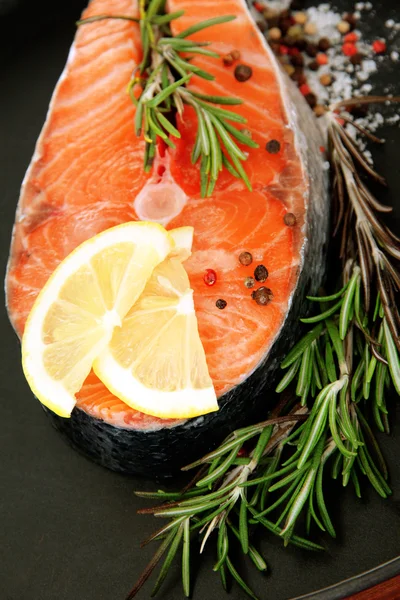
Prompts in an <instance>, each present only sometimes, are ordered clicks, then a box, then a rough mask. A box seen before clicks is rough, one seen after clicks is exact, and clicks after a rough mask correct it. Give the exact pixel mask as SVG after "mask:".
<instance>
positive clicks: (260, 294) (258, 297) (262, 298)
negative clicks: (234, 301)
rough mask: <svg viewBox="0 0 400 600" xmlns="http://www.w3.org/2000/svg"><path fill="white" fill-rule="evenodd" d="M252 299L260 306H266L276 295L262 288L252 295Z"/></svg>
mask: <svg viewBox="0 0 400 600" xmlns="http://www.w3.org/2000/svg"><path fill="white" fill-rule="evenodd" d="M251 297H252V298H253V300H255V301H256V302H257V304H259V305H260V306H266V305H267V304H269V303H270V302H271V300H272V298H273V297H274V295H273V293H272V291H271V290H270V289H269V288H267V287H265V286H262V287H260V288H258V290H255V291H254V292H253V293H252V295H251Z"/></svg>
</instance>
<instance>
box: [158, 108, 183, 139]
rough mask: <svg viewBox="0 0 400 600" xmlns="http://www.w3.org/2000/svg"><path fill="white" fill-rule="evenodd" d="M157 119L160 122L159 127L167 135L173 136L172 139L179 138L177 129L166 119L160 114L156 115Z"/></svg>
mask: <svg viewBox="0 0 400 600" xmlns="http://www.w3.org/2000/svg"><path fill="white" fill-rule="evenodd" d="M157 118H158V120H159V121H160V123H161V125H162V126H163V127H164V129H165V130H166V131H168V133H170V134H171V135H173V136H174V137H177V138H180V137H181V134H180V132H179V131H178V129H177V128H176V127H174V126H173V125H172V123H171V122H170V121H168V119H166V118H165V117H164V115H163V114H162V113H161V112H158V113H157Z"/></svg>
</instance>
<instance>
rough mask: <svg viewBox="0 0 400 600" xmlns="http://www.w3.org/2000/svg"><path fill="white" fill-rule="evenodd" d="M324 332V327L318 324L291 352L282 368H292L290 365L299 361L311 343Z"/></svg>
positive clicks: (283, 362)
mask: <svg viewBox="0 0 400 600" xmlns="http://www.w3.org/2000/svg"><path fill="white" fill-rule="evenodd" d="M322 331H323V326H322V324H321V323H320V324H318V325H317V326H316V327H314V329H312V330H311V331H309V332H308V333H307V334H306V335H305V336H304V337H303V338H302V339H301V340H300V341H299V342H298V343H297V344H296V345H295V346H294V348H292V350H291V351H290V352H289V354H288V355H287V356H286V358H285V359H284V360H283V361H282V363H281V368H282V369H286V368H287V367H290V365H291V364H292V363H294V361H295V360H297V359H298V358H299V357H300V356H301V355H302V354H303V352H304V350H305V349H306V348H307V347H308V346H309V345H310V344H311V342H313V341H314V340H316V339H317V338H318V337H319V336H320V335H321V333H322Z"/></svg>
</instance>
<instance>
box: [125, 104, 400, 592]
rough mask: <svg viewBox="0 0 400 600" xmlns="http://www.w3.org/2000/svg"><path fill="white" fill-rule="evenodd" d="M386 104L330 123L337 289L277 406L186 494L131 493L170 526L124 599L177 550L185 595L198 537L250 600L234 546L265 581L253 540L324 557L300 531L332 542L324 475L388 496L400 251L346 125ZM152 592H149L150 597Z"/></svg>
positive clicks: (211, 462)
mask: <svg viewBox="0 0 400 600" xmlns="http://www.w3.org/2000/svg"><path fill="white" fill-rule="evenodd" d="M383 100H384V101H387V98H384V99H382V98H375V97H374V98H372V99H360V98H357V99H356V101H354V102H353V101H351V100H350V101H346V102H343V103H341V104H339V105H336V106H335V107H332V111H331V112H330V113H329V114H328V137H329V141H330V144H329V150H330V157H329V158H330V162H331V165H332V167H333V171H334V190H335V198H336V202H335V205H336V215H335V224H334V226H335V233H339V232H340V233H341V239H342V241H341V245H340V256H341V258H342V260H343V269H342V276H341V282H340V284H339V289H337V290H335V291H333V292H332V293H331V294H329V295H325V296H321V297H309V300H310V303H311V305H313V304H314V305H315V304H316V303H318V304H319V307H320V308H319V311H318V312H317V314H313V315H312V316H307V317H305V318H303V319H302V321H303V323H304V324H305V326H306V327H310V329H309V331H308V332H306V333H305V335H304V337H303V338H302V339H301V340H300V341H299V342H298V343H297V344H296V345H295V346H294V347H293V348H292V350H291V351H290V352H289V354H288V355H287V356H286V358H285V360H284V361H283V363H282V368H283V369H284V370H285V374H284V376H283V378H282V379H281V381H280V382H279V384H278V386H277V389H276V391H277V392H278V393H281V394H282V397H281V398H282V399H281V402H280V403H279V405H278V407H277V408H276V409H275V410H274V411H273V413H272V415H271V419H270V420H269V421H266V422H263V423H259V424H257V425H253V426H251V427H246V428H244V429H239V430H237V431H235V432H233V433H232V434H231V435H230V436H229V437H228V438H227V439H226V440H225V441H224V442H223V443H222V444H221V446H219V447H218V448H216V449H215V450H214V451H213V452H211V453H209V454H208V455H206V456H205V457H203V458H201V459H199V460H198V461H196V462H195V463H193V464H192V465H189V466H188V467H186V468H185V469H184V470H186V469H189V468H198V469H199V470H198V473H197V474H196V476H195V477H194V479H193V480H192V482H191V484H189V486H187V487H186V488H185V489H184V490H183V491H182V492H173V493H168V492H164V491H158V492H156V493H154V494H153V493H146V492H141V493H138V495H139V496H141V497H144V498H156V499H158V500H159V501H160V500H161V501H162V502H163V503H162V504H161V505H158V506H156V507H154V508H150V509H143V510H142V511H139V512H141V513H146V514H154V515H155V516H157V517H165V518H169V522H168V523H167V525H164V527H162V528H161V529H159V530H158V531H157V532H156V533H155V534H153V536H151V538H150V539H149V540H148V541H152V540H160V541H161V546H160V548H159V550H158V551H157V552H156V554H155V557H154V559H153V561H152V562H151V563H150V565H149V567H148V569H147V570H146V571H145V573H144V575H142V577H141V579H140V580H139V581H138V583H137V585H136V586H135V588H134V590H132V593H131V594H130V595H129V596H128V598H129V599H131V598H133V597H134V596H135V594H136V592H137V591H138V590H139V589H140V588H141V587H142V585H143V583H144V582H145V580H146V579H147V577H148V576H149V574H150V572H151V570H152V569H153V568H154V566H155V564H156V562H157V561H158V560H159V559H160V558H161V556H162V554H163V553H164V552H166V550H167V549H168V548H169V551H168V553H167V556H166V559H165V562H164V565H163V567H162V569H161V571H160V576H159V579H158V583H159V582H160V580H161V582H162V581H163V579H164V577H165V575H166V572H167V571H168V568H169V565H170V564H171V560H172V558H171V557H172V556H173V555H175V553H176V551H177V548H178V546H179V545H182V547H183V553H182V579H183V589H184V593H185V595H188V594H189V593H190V569H189V559H188V556H189V546H190V540H192V539H193V538H194V537H195V535H198V534H199V533H200V537H201V546H200V551H202V550H203V549H204V546H205V544H206V542H207V540H209V539H210V536H212V535H213V534H214V533H215V538H216V562H215V565H214V570H215V571H217V572H218V573H219V574H220V578H221V582H222V585H223V587H224V588H225V589H227V586H228V580H227V577H228V575H230V576H231V577H232V578H233V579H234V580H235V581H236V582H237V583H238V584H239V585H240V586H241V587H242V589H243V591H244V592H245V593H246V594H247V595H248V596H249V597H251V598H255V595H254V593H253V592H252V590H251V589H250V588H249V587H248V585H247V584H246V582H245V581H243V579H242V578H241V576H240V575H239V573H238V571H237V570H236V567H235V566H234V565H233V562H232V556H231V548H232V545H234V544H239V546H240V548H241V550H242V553H243V554H244V555H246V556H247V557H248V558H249V559H250V560H251V562H253V564H254V565H255V566H256V568H257V569H259V570H260V571H264V570H266V568H267V565H266V562H265V561H264V558H263V557H262V556H261V555H260V554H259V552H258V551H257V550H256V548H254V546H253V545H252V544H251V533H252V528H254V527H262V528H264V530H266V531H268V532H269V533H272V534H274V535H278V536H280V537H281V538H282V539H283V541H284V543H285V545H286V544H288V543H290V544H293V545H296V546H299V547H301V548H304V549H308V550H321V549H322V547H321V546H319V545H318V544H315V543H314V542H312V541H310V540H309V539H308V538H304V537H301V536H299V535H298V533H296V531H297V529H298V528H299V527H300V526H301V524H302V522H303V523H304V526H305V531H306V534H307V536H308V535H309V534H311V532H312V526H313V524H314V525H315V526H316V527H317V528H318V529H319V530H322V531H325V532H327V533H329V534H330V535H331V536H335V535H336V534H335V529H334V525H333V523H332V520H331V518H330V516H329V512H328V507H327V504H326V501H325V497H324V485H325V482H326V479H327V473H328V476H329V475H330V476H331V477H332V478H333V479H336V480H337V479H339V478H340V480H341V483H342V485H343V486H347V485H348V484H349V482H351V483H352V485H353V487H354V490H355V493H356V495H357V496H358V497H360V496H361V489H362V488H361V481H362V479H364V480H365V481H368V482H369V483H370V484H371V485H372V487H373V488H374V489H375V490H376V492H377V493H378V494H379V495H380V496H382V497H383V498H385V497H387V496H388V495H389V494H390V493H391V490H390V487H389V485H388V483H387V479H388V471H387V467H386V464H385V461H384V458H383V455H382V453H381V451H380V449H379V445H378V443H377V440H376V438H375V436H374V433H373V430H372V427H371V425H370V417H372V419H373V421H374V423H375V425H376V426H377V428H378V429H380V430H381V431H386V432H388V431H389V423H388V407H387V404H386V392H387V389H388V388H391V387H393V388H394V389H395V390H396V391H397V393H398V394H399V395H400V358H399V344H400V342H399V336H398V330H399V323H400V319H399V313H398V310H397V307H396V304H397V301H398V292H399V289H400V286H399V283H400V275H399V271H398V265H397V263H396V261H397V260H398V258H399V253H400V247H399V240H398V239H397V238H396V237H395V236H394V235H393V234H392V233H391V232H390V230H389V229H388V228H387V227H386V226H385V225H383V224H382V223H381V222H380V221H379V219H378V218H377V216H376V213H377V212H388V211H389V210H390V209H389V208H388V207H384V206H383V205H382V204H381V203H379V202H378V200H377V199H376V198H375V197H374V196H373V195H372V193H371V192H370V191H369V189H368V188H367V186H366V184H365V183H364V181H363V180H361V178H360V174H359V171H358V169H362V170H364V171H366V173H367V174H368V175H370V176H372V177H373V178H374V179H376V180H377V181H378V182H380V183H382V184H383V183H384V181H383V179H382V178H381V177H380V176H379V175H378V174H376V173H375V172H374V171H373V170H372V168H371V167H370V166H369V165H368V164H367V163H366V160H365V158H364V157H363V156H362V154H361V152H360V151H359V149H358V148H357V146H356V145H355V143H354V142H353V141H352V140H351V138H350V137H349V135H348V133H347V132H346V129H345V127H344V126H343V124H342V123H346V122H348V121H351V118H350V116H349V115H348V113H347V112H344V109H345V108H346V107H348V106H351V105H352V104H355V103H359V102H360V101H361V102H367V101H368V102H372V101H383ZM393 100H396V99H393ZM362 132H363V133H365V134H367V135H369V137H371V138H372V139H373V140H374V141H378V139H377V138H375V136H372V134H369V132H364V130H362ZM353 240H355V242H354V241H353ZM289 386H290V387H291V388H292V389H293V394H294V395H295V397H297V398H298V404H296V405H295V406H294V408H293V407H292V408H290V406H293V402H292V396H291V397H290V399H289V400H288V401H287V400H286V401H285V399H284V397H285V394H287V391H286V392H285V390H286V388H289ZM282 392H285V393H284V394H283V393H282ZM183 532H185V533H183ZM192 543H193V542H192ZM157 590H158V585H157V583H156V589H155V590H153V592H156V591H157Z"/></svg>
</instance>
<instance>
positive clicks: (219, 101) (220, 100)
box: [190, 90, 243, 106]
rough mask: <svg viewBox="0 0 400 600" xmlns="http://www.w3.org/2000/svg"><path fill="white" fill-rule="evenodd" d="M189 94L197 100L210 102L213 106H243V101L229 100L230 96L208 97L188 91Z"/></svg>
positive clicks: (238, 99)
mask: <svg viewBox="0 0 400 600" xmlns="http://www.w3.org/2000/svg"><path fill="white" fill-rule="evenodd" d="M190 94H191V95H192V96H194V97H195V98H198V99H199V100H204V101H205V102H212V103H213V104H227V105H231V106H234V105H239V104H243V100H241V99H240V98H231V97H230V96H210V95H208V94H200V92H194V91H193V90H190Z"/></svg>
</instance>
